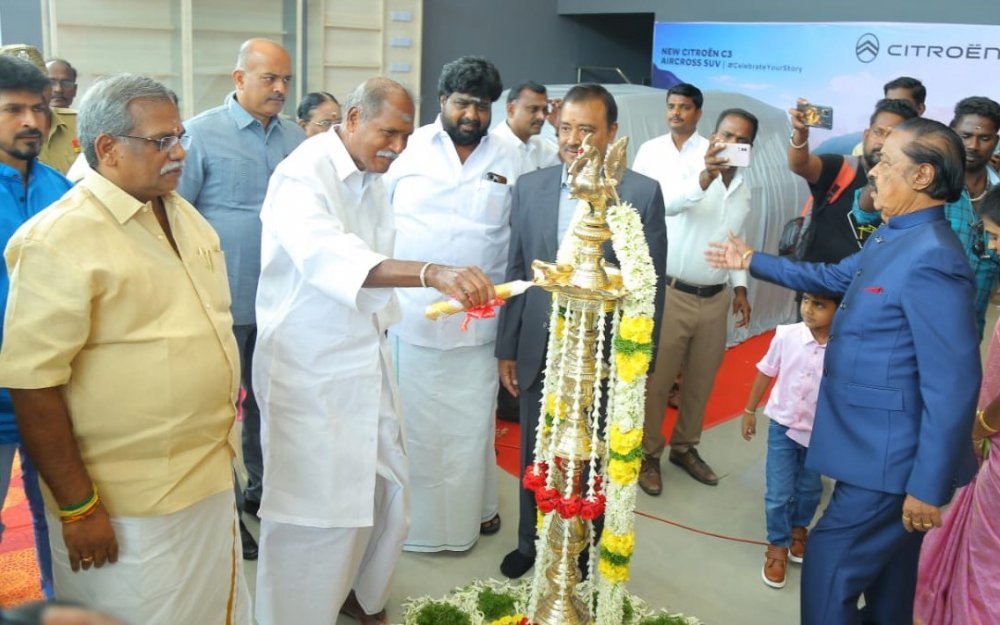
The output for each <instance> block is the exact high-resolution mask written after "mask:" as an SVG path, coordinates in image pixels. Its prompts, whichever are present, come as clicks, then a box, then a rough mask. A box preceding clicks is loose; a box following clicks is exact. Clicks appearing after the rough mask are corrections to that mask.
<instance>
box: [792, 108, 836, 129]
mask: <svg viewBox="0 0 1000 625" xmlns="http://www.w3.org/2000/svg"><path fill="white" fill-rule="evenodd" d="M797 108H798V109H799V111H800V112H801V113H802V123H804V124H805V125H806V126H812V127H813V128H826V129H827V130H829V129H831V128H833V107H832V106H820V105H819V104H800V105H798V107H797Z"/></svg>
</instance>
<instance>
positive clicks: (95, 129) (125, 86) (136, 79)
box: [76, 74, 174, 169]
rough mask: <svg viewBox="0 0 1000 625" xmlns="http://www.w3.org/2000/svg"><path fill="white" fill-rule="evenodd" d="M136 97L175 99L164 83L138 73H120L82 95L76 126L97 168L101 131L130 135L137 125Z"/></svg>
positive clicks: (91, 164)
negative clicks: (133, 110) (131, 109)
mask: <svg viewBox="0 0 1000 625" xmlns="http://www.w3.org/2000/svg"><path fill="white" fill-rule="evenodd" d="M135 100H153V101H163V102H171V103H172V102H174V98H173V96H172V92H171V91H170V90H169V89H167V88H166V87H165V86H163V84H161V83H159V82H157V81H155V80H153V79H152V78H150V77H148V76H142V75H139V74H117V75H115V76H109V77H108V78H105V79H103V80H101V81H100V82H98V83H96V84H95V85H94V86H92V87H91V88H90V89H88V90H87V93H86V94H85V95H84V96H83V100H82V101H81V102H80V108H79V112H78V113H77V118H76V119H77V121H76V128H77V132H78V134H79V135H80V148H81V149H82V150H83V155H84V156H85V157H86V159H87V164H88V165H90V166H91V167H93V168H94V169H97V150H96V148H95V147H94V144H95V142H96V141H97V138H98V137H99V136H101V135H127V134H129V133H131V132H132V129H133V128H134V127H135V120H134V119H133V118H132V114H131V112H129V105H130V104H132V102H134V101H135Z"/></svg>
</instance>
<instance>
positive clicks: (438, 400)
mask: <svg viewBox="0 0 1000 625" xmlns="http://www.w3.org/2000/svg"><path fill="white" fill-rule="evenodd" d="M502 91H503V85H502V84H501V81H500V74H499V73H498V72H497V70H496V67H494V66H493V64H492V63H490V62H489V61H487V60H486V59H482V58H478V57H462V58H459V59H457V60H455V61H452V62H451V63H448V64H447V65H445V66H444V68H443V69H442V71H441V77H440V79H439V80H438V99H439V104H440V106H441V114H440V115H439V116H438V117H437V119H435V120H434V122H433V123H431V124H428V125H426V126H422V127H421V128H418V129H417V130H416V132H414V133H413V136H412V137H411V138H410V142H409V147H408V148H407V150H406V152H404V153H403V154H402V155H401V156H400V157H399V159H397V160H396V162H395V163H393V165H392V167H390V168H389V171H388V172H387V173H386V175H385V177H384V179H383V180H384V182H385V185H386V190H387V191H388V193H389V199H390V201H391V202H392V206H393V211H394V214H395V219H396V247H395V254H396V256H397V257H400V258H423V259H425V260H427V261H431V262H433V263H439V264H447V265H462V266H466V265H475V266H478V267H480V268H481V269H482V270H483V272H484V273H485V274H486V275H487V276H488V277H489V278H490V280H492V281H494V282H500V281H502V280H503V277H504V272H505V269H506V265H507V249H508V245H509V241H510V202H511V187H512V186H513V184H514V181H515V179H516V178H517V176H518V174H519V173H520V171H521V163H522V160H521V157H520V155H519V154H518V152H517V150H515V149H514V148H511V147H510V146H508V145H505V144H503V143H501V142H497V141H495V140H493V138H492V137H490V136H489V134H488V131H489V127H490V108H491V105H492V103H493V102H495V101H496V100H497V98H499V97H500V93H501V92H502ZM439 298H440V294H438V293H437V292H436V291H434V290H432V289H410V290H408V291H405V292H403V291H401V292H400V293H399V300H400V304H401V306H402V311H403V320H402V322H401V323H400V324H398V325H396V326H395V327H394V328H393V329H392V330H391V332H390V337H391V340H392V344H393V348H394V350H395V354H394V355H395V359H396V369H397V373H398V379H399V394H400V399H401V402H402V405H403V415H404V418H405V420H406V443H407V453H408V455H409V459H410V478H411V486H412V495H411V502H412V512H411V522H410V533H409V536H408V537H407V539H406V543H405V545H404V547H403V548H404V549H405V550H408V551H424V552H432V551H446V550H447V551H465V550H467V549H470V548H471V547H472V546H473V545H474V544H475V543H476V541H477V540H478V538H479V536H480V535H487V534H494V533H496V532H497V531H498V530H499V529H500V517H499V515H498V514H497V494H496V456H495V451H494V435H495V421H494V413H495V406H496V397H497V387H498V380H497V363H496V358H495V357H494V355H493V353H494V343H495V342H496V334H497V325H496V319H481V320H476V321H474V322H473V323H471V324H469V325H468V328H467V330H466V331H462V330H461V329H460V325H461V324H462V321H463V318H462V315H455V316H454V317H451V318H445V319H438V320H437V321H428V320H427V319H425V318H424V314H423V313H424V309H425V308H426V306H427V305H428V304H430V303H432V302H434V301H436V300H438V299H439Z"/></svg>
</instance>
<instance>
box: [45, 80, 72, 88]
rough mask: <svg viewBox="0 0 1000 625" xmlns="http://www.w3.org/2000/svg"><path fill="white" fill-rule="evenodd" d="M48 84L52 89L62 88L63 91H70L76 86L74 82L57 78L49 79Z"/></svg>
mask: <svg viewBox="0 0 1000 625" xmlns="http://www.w3.org/2000/svg"><path fill="white" fill-rule="evenodd" d="M49 83H51V84H52V86H53V87H62V88H63V89H72V88H73V87H75V86H76V82H74V81H72V80H68V79H63V80H59V79H58V78H50V79H49Z"/></svg>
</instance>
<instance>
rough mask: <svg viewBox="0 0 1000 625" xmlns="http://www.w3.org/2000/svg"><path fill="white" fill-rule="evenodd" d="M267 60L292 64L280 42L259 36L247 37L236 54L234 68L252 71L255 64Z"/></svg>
mask: <svg viewBox="0 0 1000 625" xmlns="http://www.w3.org/2000/svg"><path fill="white" fill-rule="evenodd" d="M268 60H274V61H285V62H287V63H288V65H289V66H291V64H292V59H291V57H290V56H288V52H286V51H285V49H284V48H283V47H281V45H280V44H278V43H275V42H274V41H271V40H270V39H263V38H260V37H255V38H253V39H247V40H246V41H244V42H243V44H242V45H240V51H239V53H238V54H237V55H236V69H241V70H243V71H252V69H253V67H254V65H255V64H257V63H259V62H261V61H268Z"/></svg>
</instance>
